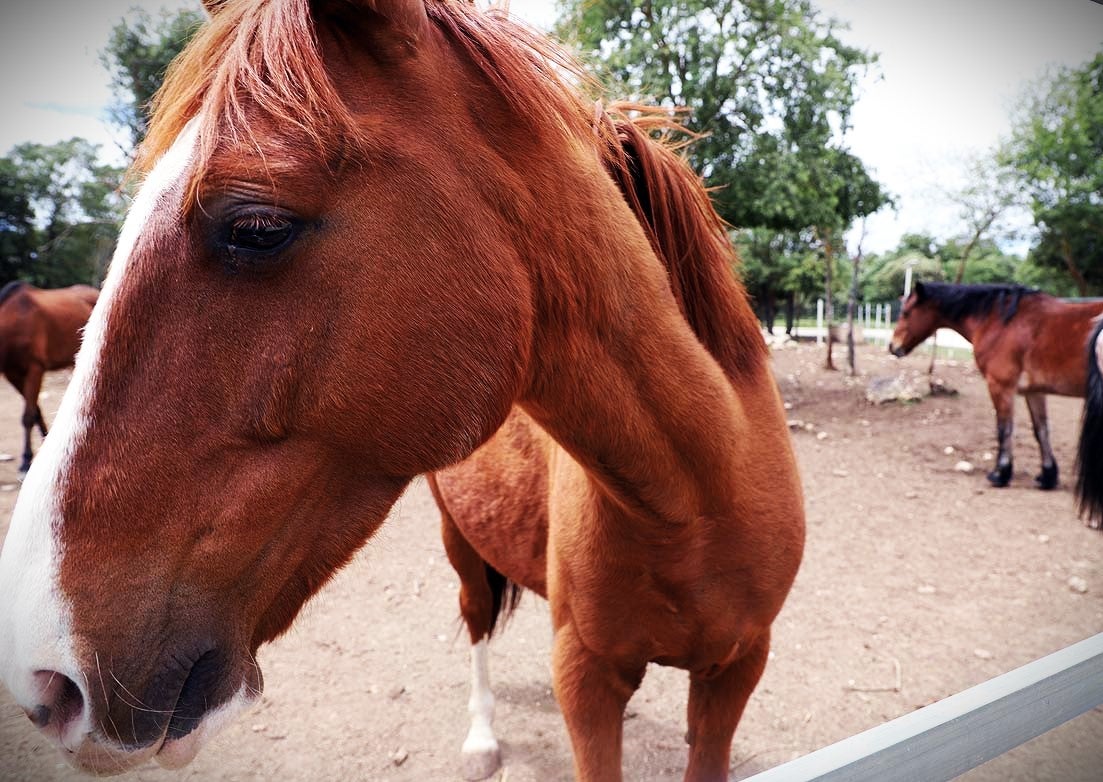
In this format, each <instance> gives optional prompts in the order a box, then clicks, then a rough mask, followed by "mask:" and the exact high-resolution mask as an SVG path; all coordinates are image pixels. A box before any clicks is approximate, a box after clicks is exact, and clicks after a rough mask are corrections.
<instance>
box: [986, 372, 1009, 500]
mask: <svg viewBox="0 0 1103 782" xmlns="http://www.w3.org/2000/svg"><path fill="white" fill-rule="evenodd" d="M988 393H989V395H990V396H991V397H992V406H993V407H995V408H996V439H997V440H998V441H999V455H998V456H997V457H996V469H994V470H992V472H990V473H988V482H989V483H991V484H992V485H993V486H997V487H1002V486H1006V485H1007V484H1008V483H1010V482H1011V473H1012V471H1013V467H1012V459H1011V435H1012V433H1013V431H1014V428H1015V384H1014V383H1010V384H1008V383H1004V382H1001V381H998V380H994V379H991V378H989V380H988Z"/></svg>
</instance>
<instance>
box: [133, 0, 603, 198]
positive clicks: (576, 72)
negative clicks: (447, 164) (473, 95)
mask: <svg viewBox="0 0 1103 782" xmlns="http://www.w3.org/2000/svg"><path fill="white" fill-rule="evenodd" d="M310 5H311V4H310V0H256V1H255V2H249V1H248V0H237V1H235V0H229V1H228V2H226V3H224V5H223V6H222V7H221V8H220V9H219V11H218V13H216V14H215V15H214V16H213V17H212V18H211V19H210V20H209V22H208V23H207V24H206V25H204V27H202V28H201V29H200V31H199V33H198V34H197V35H196V36H195V38H194V39H193V40H192V41H191V42H190V43H189V44H188V46H187V47H186V48H185V49H184V51H183V52H182V53H181V55H180V56H179V57H177V58H176V60H174V61H173V63H172V65H171V66H170V67H169V69H168V71H167V73H166V74H165V80H164V83H163V85H162V87H161V89H160V90H159V91H158V93H157V95H156V96H155V98H154V100H153V106H152V114H151V118H150V125H149V132H148V134H147V135H146V138H145V140H144V141H143V143H142V146H141V147H140V149H139V151H138V154H137V156H136V158H135V162H134V165H133V167H132V173H133V174H137V175H141V174H144V173H147V172H148V171H149V170H150V169H151V168H152V167H153V165H154V163H156V162H157V160H158V159H159V158H160V157H161V156H162V155H163V154H164V153H165V152H166V151H167V150H168V149H169V147H171V146H172V143H173V141H174V140H175V139H176V138H177V137H178V136H179V135H180V133H181V132H182V131H183V129H184V126H185V125H187V123H188V122H189V121H190V120H191V119H192V118H194V117H196V116H198V115H200V114H202V115H203V116H204V120H205V121H204V124H203V127H202V128H201V129H200V137H199V142H198V149H197V151H196V157H195V167H194V171H195V172H196V179H197V178H198V175H199V174H200V173H201V172H202V171H203V170H204V168H205V167H206V164H207V163H208V162H209V160H210V158H211V155H212V154H214V152H215V150H216V149H217V147H218V145H219V143H220V142H221V141H222V140H223V139H233V140H235V141H240V140H243V139H244V140H248V141H250V142H251V143H252V144H253V146H254V147H255V148H256V149H257V150H258V151H260V150H261V149H262V145H261V144H260V142H259V140H258V139H257V138H256V136H255V134H254V131H253V130H252V129H251V127H250V125H251V123H250V121H249V118H248V117H247V114H246V104H245V102H244V101H243V97H244V96H247V97H248V101H249V106H250V107H251V108H255V109H257V110H259V111H260V112H261V114H262V115H263V116H266V117H267V118H269V119H270V120H271V121H272V122H273V123H274V124H275V125H276V126H277V127H280V128H281V129H285V130H290V131H291V132H292V133H294V134H298V135H299V136H300V137H301V141H302V142H303V143H302V144H301V145H298V146H297V148H300V149H305V150H312V151H313V152H314V153H315V154H316V155H317V156H318V158H319V159H320V160H321V161H323V162H326V163H331V162H332V161H333V160H334V158H335V157H337V156H339V152H340V150H342V149H343V148H347V147H349V146H350V145H351V146H353V147H361V148H363V147H367V146H368V145H370V144H371V139H370V138H366V137H365V134H364V133H363V131H362V130H361V128H360V126H359V125H358V124H357V122H356V119H355V117H354V116H353V115H352V113H351V112H350V111H349V109H348V107H347V106H346V104H345V103H344V101H343V100H342V99H341V97H340V95H338V93H337V91H336V89H335V88H334V86H333V83H332V82H331V80H330V78H329V76H328V74H327V73H326V69H325V65H324V63H323V60H322V55H321V51H320V48H319V44H318V39H317V36H316V34H315V30H314V23H313V18H312V17H311V13H310ZM425 7H426V12H427V14H428V17H429V19H430V22H431V23H434V24H436V26H437V27H438V28H439V29H440V30H441V32H443V33H444V34H445V35H446V36H447V37H448V38H449V39H451V40H452V41H453V42H454V43H455V44H457V45H458V46H459V47H460V48H461V50H462V51H463V52H465V53H466V54H467V56H468V57H469V58H470V60H471V61H472V62H473V63H474V64H475V66H476V67H477V68H478V69H479V70H480V71H481V72H482V73H483V74H484V75H485V76H486V77H487V78H488V79H489V80H490V81H491V83H492V84H494V85H495V86H496V88H497V89H498V90H499V91H500V92H501V93H502V95H503V97H504V98H505V99H506V100H507V101H509V103H510V104H511V105H512V106H513V107H514V108H515V109H516V110H517V111H518V113H519V114H520V115H521V116H523V117H527V118H529V120H530V124H531V125H532V126H533V129H534V130H535V131H537V132H546V131H551V132H555V133H559V134H560V135H563V136H573V137H575V138H589V139H591V140H592V137H593V133H594V126H593V124H592V114H590V113H589V111H590V105H589V104H588V103H587V102H586V101H585V100H583V99H582V97H581V95H580V94H579V92H578V90H577V88H575V87H574V86H573V85H571V84H569V83H568V81H567V79H568V78H569V79H572V80H574V81H576V82H579V83H582V84H592V79H590V78H588V77H587V76H586V75H585V74H584V71H583V68H582V66H581V64H579V63H578V62H577V61H576V60H575V59H574V58H573V57H572V56H571V55H570V54H568V53H567V52H566V50H564V49H563V48H562V47H560V46H558V45H557V44H555V43H553V42H551V41H550V40H548V39H547V38H546V37H545V36H543V35H541V34H540V33H538V32H536V31H535V30H532V29H530V28H528V27H526V26H525V25H523V24H521V23H518V22H515V21H513V20H511V19H509V18H508V16H507V15H506V13H505V12H504V11H502V10H500V9H493V8H492V9H489V10H486V11H480V10H479V9H477V8H475V6H474V4H473V3H468V2H464V1H463V0H426V3H425ZM194 185H195V180H193V187H192V189H191V193H190V196H191V198H190V201H194V199H195V196H196V193H195V187H194Z"/></svg>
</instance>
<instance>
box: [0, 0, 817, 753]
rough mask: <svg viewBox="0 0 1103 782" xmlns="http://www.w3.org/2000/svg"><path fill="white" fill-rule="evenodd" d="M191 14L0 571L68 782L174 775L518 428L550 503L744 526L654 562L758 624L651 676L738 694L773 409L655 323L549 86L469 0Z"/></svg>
mask: <svg viewBox="0 0 1103 782" xmlns="http://www.w3.org/2000/svg"><path fill="white" fill-rule="evenodd" d="M208 5H209V7H210V8H211V9H212V10H213V18H212V20H211V22H210V23H209V24H208V26H207V27H206V28H205V29H204V30H202V31H201V32H200V33H199V35H198V36H197V38H196V39H195V40H194V41H193V43H192V44H191V45H190V46H189V48H188V49H187V51H186V52H185V53H184V54H183V55H182V58H181V59H180V60H178V61H177V62H176V63H175V64H174V66H173V67H172V69H171V72H170V73H169V75H168V77H167V79H166V83H165V86H164V89H163V91H162V92H161V94H160V96H159V98H158V100H157V105H156V110H155V112H154V117H153V120H152V124H151V129H150V134H149V136H148V138H147V141H146V143H145V145H144V147H143V150H142V155H141V159H140V162H139V166H140V167H141V168H143V169H144V170H146V171H147V175H146V179H145V181H144V183H143V185H142V188H141V190H140V193H139V195H138V196H137V198H136V200H135V202H134V204H133V206H132V208H131V210H130V213H129V215H128V217H127V219H126V222H125V224H124V227H123V230H122V233H121V235H120V238H119V243H118V249H117V252H116V255H115V257H114V259H113V261H112V264H111V269H110V273H109V275H108V278H107V281H106V283H105V285H104V290H103V293H102V295H101V299H100V302H99V304H98V305H97V308H96V310H95V312H94V313H93V316H92V318H91V320H90V322H89V325H88V329H87V334H86V338H85V343H84V346H83V347H82V350H81V353H80V355H79V357H78V361H77V368H76V371H75V374H74V378H73V381H72V384H71V387H70V390H69V391H68V393H67V394H66V396H65V398H64V400H63V402H62V406H61V409H60V411H59V413H58V419H57V422H56V424H55V428H54V431H53V433H52V434H51V436H50V438H49V439H48V440H47V442H46V444H45V446H44V448H43V451H42V453H41V454H40V455H39V458H38V459H37V460H36V462H35V464H34V465H33V467H32V469H31V471H30V473H29V475H28V477H27V482H26V484H25V485H24V488H23V491H22V492H21V494H20V496H19V500H18V504H17V507H16V509H15V513H14V517H13V521H12V526H11V530H10V532H9V536H8V538H7V540H6V541H5V544H4V549H3V553H2V555H0V592H3V593H4V594H7V595H11V596H12V599H10V600H6V601H4V603H3V605H2V606H0V674H2V678H3V680H4V682H5V684H6V685H7V686H8V687H9V689H10V690H11V691H12V693H13V695H14V696H15V698H16V700H17V701H19V702H20V703H21V704H23V706H24V708H26V709H27V712H28V715H29V716H30V718H31V719H32V720H33V721H34V722H35V723H36V724H38V725H39V726H40V727H41V728H42V729H43V730H44V731H45V732H46V733H47V734H49V735H50V736H52V737H53V738H55V739H56V740H57V741H58V742H59V743H60V744H61V745H62V746H64V747H66V748H67V749H68V751H69V753H70V757H71V758H72V759H73V760H74V761H75V762H76V763H78V764H79V765H81V766H82V767H84V768H87V769H91V770H96V771H104V772H109V771H117V770H122V769H124V768H127V767H130V766H133V765H134V764H136V763H139V762H141V761H142V760H144V759H146V758H149V757H151V756H155V757H156V759H157V760H158V761H159V762H161V763H163V764H165V765H170V766H171V765H178V764H180V763H184V762H186V761H187V760H189V759H190V758H191V757H192V756H193V755H194V753H195V752H196V751H197V749H198V747H199V746H200V744H201V743H202V742H203V740H204V738H205V737H206V736H207V735H209V734H210V733H211V732H213V731H214V730H216V729H217V728H218V726H219V725H220V724H222V723H223V722H224V721H225V720H226V719H227V718H228V717H230V716H232V715H233V714H234V713H236V712H238V711H239V710H240V709H242V708H243V707H244V706H246V705H247V704H248V703H250V702H252V701H254V700H255V699H256V698H257V695H258V693H259V691H260V687H261V680H260V673H259V670H258V668H257V666H256V663H255V661H254V654H255V652H256V650H257V648H258V647H259V645H260V644H262V643H264V642H266V641H268V640H270V639H272V638H274V637H275V636H277V635H279V634H280V633H281V632H283V631H284V630H285V629H286V628H287V627H288V626H289V625H290V623H291V622H292V620H293V618H294V617H295V615H296V613H297V612H298V610H299V609H300V607H301V606H302V605H303V603H304V601H305V600H306V599H307V598H308V597H310V596H311V595H312V594H313V593H315V592H316V591H317V590H318V589H319V588H320V587H321V586H322V585H323V584H324V583H325V582H326V581H327V580H328V579H329V578H330V577H331V576H332V574H333V573H334V572H335V571H336V570H337V569H338V568H339V567H340V566H342V565H343V564H344V563H345V562H347V561H348V560H349V558H350V557H351V556H352V554H353V552H354V551H355V550H356V549H357V548H358V547H359V546H360V545H361V544H363V542H364V541H365V540H366V539H367V538H368V536H370V535H371V533H372V532H373V531H374V530H375V529H376V527H377V526H378V525H379V524H380V523H381V522H382V521H383V519H384V517H385V515H386V513H387V511H388V510H389V508H390V506H391V505H392V504H393V502H394V501H395V499H396V498H397V497H398V496H399V494H400V493H401V492H402V491H403V489H404V487H405V486H406V485H407V483H408V482H409V481H410V480H411V478H412V477H413V476H415V475H418V474H420V473H424V472H427V471H431V470H435V469H438V468H441V467H443V466H445V465H448V464H452V463H454V462H456V461H458V460H460V459H462V458H463V457H465V456H466V455H468V454H469V453H470V452H471V451H472V450H473V449H474V448H475V447H476V446H478V445H479V444H480V443H482V442H484V441H485V440H486V439H487V438H488V437H489V436H490V435H491V434H492V433H493V432H494V431H495V430H497V429H498V428H499V426H500V425H501V423H502V422H503V420H505V418H506V416H507V414H508V413H509V411H510V409H511V407H512V406H513V405H514V404H515V403H516V404H518V405H522V406H523V407H524V408H525V410H526V411H527V412H528V413H529V414H530V415H532V417H533V418H534V420H536V421H537V422H538V423H539V424H540V426H541V427H543V428H544V429H545V430H547V431H548V432H549V434H551V435H552V436H553V437H554V438H555V440H556V441H557V442H558V443H559V444H560V445H561V446H562V447H563V448H564V449H566V451H567V452H568V453H569V454H570V455H571V458H566V457H564V458H563V459H560V460H559V464H560V466H561V468H562V469H561V475H565V474H568V473H569V474H571V475H573V476H575V477H576V478H577V477H579V476H580V475H582V474H580V473H579V472H578V470H579V469H584V470H585V471H586V472H585V475H582V483H577V484H576V483H572V484H571V486H570V490H569V491H565V492H560V494H559V495H558V497H557V503H556V507H557V508H558V509H559V510H560V511H561V512H568V511H569V512H570V513H572V514H573V518H576V519H581V520H584V521H588V522H589V523H591V524H599V522H600V520H601V519H603V518H605V516H603V515H602V514H603V513H610V512H620V511H621V510H623V509H631V510H632V511H633V512H634V513H637V514H642V515H643V516H644V517H645V518H646V519H648V520H649V522H650V523H651V524H652V529H653V531H655V532H656V534H658V533H660V532H661V533H662V534H664V535H668V536H669V535H670V534H671V533H670V530H673V529H688V528H691V527H692V528H693V529H697V528H699V527H702V526H703V528H704V529H706V530H710V531H713V532H714V533H715V534H718V535H720V536H721V538H722V539H723V540H724V541H730V540H731V539H732V533H731V532H730V526H731V523H732V518H733V514H734V515H736V516H738V518H739V519H740V520H741V521H740V523H741V524H742V525H744V526H747V525H749V526H747V529H746V530H745V531H746V533H747V535H746V537H745V538H744V539H741V540H744V541H745V542H747V543H748V544H749V543H750V542H751V541H757V542H759V543H761V545H760V546H755V547H753V548H747V549H740V550H746V551H754V552H755V557H754V562H753V565H754V566H753V567H751V566H750V564H749V565H748V567H746V568H742V567H741V568H737V569H734V570H732V569H725V568H723V567H721V565H720V563H718V562H717V561H714V559H713V557H714V555H715V552H716V551H718V547H717V546H715V545H712V544H711V543H710V539H705V538H701V539H693V540H691V541H690V542H689V543H690V544H691V545H689V544H687V545H689V548H688V549H687V556H689V557H691V559H692V560H693V561H695V562H698V563H704V564H706V565H708V567H709V568H710V570H709V573H708V575H709V576H710V578H709V582H708V583H710V584H714V585H719V586H720V587H723V588H724V591H723V594H722V595H716V596H713V597H710V598H709V599H708V600H704V601H703V602H704V603H706V605H707V606H709V607H711V608H713V609H715V610H720V609H723V608H725V607H726V606H729V605H730V601H731V600H732V599H733V595H734V594H741V593H743V592H746V593H747V594H748V595H753V596H755V597H756V598H757V602H756V603H755V605H754V608H753V610H747V611H745V612H742V613H740V614H738V615H735V614H731V615H729V614H727V613H725V614H724V615H723V617H722V619H723V621H718V622H713V623H711V624H709V625H708V627H707V628H706V630H707V633H705V635H707V636H708V639H709V643H708V644H706V645H705V646H703V647H702V648H700V649H693V650H688V649H687V650H685V652H684V655H685V656H684V657H679V658H677V659H679V660H684V661H685V662H686V664H687V666H688V665H692V666H694V667H696V668H699V669H700V670H701V671H702V672H712V673H713V674H716V673H718V672H722V671H723V670H725V668H724V665H727V664H728V663H730V662H731V661H734V660H737V659H739V658H740V657H741V656H742V655H746V654H752V653H753V657H754V659H753V661H752V662H753V663H754V669H755V670H756V671H757V672H758V673H760V672H761V666H762V665H764V664H765V652H766V648H767V645H768V638H769V633H768V626H769V623H770V621H772V619H773V617H774V616H775V615H776V612H777V610H779V608H780V605H781V600H782V599H783V598H784V595H785V593H786V592H787V591H788V588H789V585H790V584H791V582H792V578H793V575H794V573H795V569H796V565H797V562H799V559H800V551H801V543H802V540H803V516H802V511H801V500H800V489H799V483H798V481H797V478H796V472H795V468H794V465H793V463H792V455H791V451H790V450H789V448H790V446H789V442H788V435H787V431H786V428H785V423H784V417H783V415H782V413H781V408H780V401H779V398H778V395H777V390H776V388H775V387H774V385H773V384H772V381H769V379H768V378H769V372H768V371H766V370H763V372H761V373H760V374H758V375H756V376H755V378H756V380H755V384H754V385H753V387H752V386H751V384H750V383H748V384H747V393H746V394H745V395H740V396H737V393H736V390H735V389H734V388H733V387H732V385H731V383H729V382H728V379H727V378H726V376H725V374H724V371H723V369H721V367H720V366H719V365H718V364H717V362H716V361H715V360H714V359H713V358H712V357H710V356H709V354H708V352H707V351H706V350H705V348H704V347H703V346H702V345H701V343H700V341H699V340H698V339H697V337H696V336H695V335H694V333H693V332H692V330H691V329H690V328H689V326H688V325H687V323H686V321H685V319H684V318H683V316H682V314H681V312H680V310H679V307H678V303H677V301H676V300H675V298H674V295H673V294H672V292H671V286H670V282H669V281H668V279H667V276H666V272H665V270H664V268H663V266H662V264H661V263H660V262H659V261H658V259H657V258H656V257H655V254H654V252H653V251H652V248H651V245H650V243H649V241H648V237H647V236H646V234H645V233H644V231H643V229H642V228H641V226H640V224H639V223H638V221H637V220H636V218H635V216H634V215H633V213H632V211H631V209H630V208H629V207H628V205H627V204H626V202H625V200H624V198H623V197H622V195H621V193H620V192H619V191H618V189H617V186H616V184H615V183H614V182H613V181H612V179H611V178H610V177H609V175H608V174H607V172H606V171H605V168H604V156H605V148H606V144H607V137H608V135H609V133H610V131H609V130H608V129H606V128H604V127H603V126H602V125H600V124H599V125H598V127H596V128H595V127H594V124H593V122H592V119H593V107H592V105H591V104H589V103H587V102H586V101H583V100H582V99H581V98H580V97H579V95H578V94H577V92H576V91H575V90H574V88H572V87H569V86H567V85H566V84H565V82H564V81H563V78H562V77H561V76H560V75H559V74H560V73H561V70H560V68H561V66H563V65H566V64H567V62H566V60H565V59H564V58H563V57H562V56H561V55H559V54H558V53H557V52H556V51H555V50H553V49H552V48H550V47H549V45H548V44H546V43H545V42H543V41H542V40H541V39H538V38H536V37H534V36H533V35H532V34H531V33H528V32H526V31H525V30H524V29H523V28H521V27H519V26H516V25H513V24H510V23H507V22H505V21H503V20H502V19H501V18H499V17H497V16H493V15H486V14H484V13H481V12H478V11H476V10H475V9H474V8H473V7H472V6H471V5H470V4H468V3H466V2H448V1H447V0H428V1H427V2H424V3H423V2H422V1H421V0H361V1H359V2H355V1H351V0H268V1H267V2H265V1H264V0H227V1H226V2H220V3H219V2H210V3H209V4H208ZM729 273H730V272H729ZM748 317H749V318H751V322H752V323H753V316H751V315H750V314H749V310H748ZM614 421H615V422H616V423H615V425H614V424H613V423H611V422H614ZM750 422H753V426H752V425H751V423H750ZM766 440H768V442H767V441H766ZM763 454H764V456H763ZM572 465H573V466H572ZM564 471H566V472H564ZM746 487H750V488H749V489H748V490H744V489H745V488H746ZM767 495H768V498H769V499H770V502H769V503H766V499H767ZM760 508H761V509H762V511H763V512H762V513H759V512H758V510H759V509H760ZM610 509H611V510H610ZM671 525H673V526H671ZM639 531H640V530H639V527H638V526H637V528H636V532H637V533H638V532H639ZM741 531H743V530H742V528H741ZM741 545H743V544H742V543H741ZM652 548H654V547H652ZM727 578H736V579H737V581H736V583H735V584H734V587H735V589H736V590H737V592H733V591H732V589H729V588H728V586H729V585H728V584H727V582H726V581H725V580H724V579H727ZM580 592H581V593H583V594H591V592H590V591H589V590H585V589H580ZM688 594H690V595H691V596H692V595H694V594H696V593H695V592H693V591H692V590H691V591H690V592H689V593H688ZM594 600H595V601H597V602H604V603H608V597H607V596H606V595H605V594H604V593H601V594H595V596H594ZM554 608H555V607H554V606H553V610H554ZM654 610H660V611H664V612H665V611H666V609H664V608H662V607H661V606H659V607H657V608H655V609H654ZM664 615H669V612H666V613H664ZM557 616H560V615H558V614H557ZM560 618H562V617H560ZM572 627H573V626H572ZM591 629H598V630H600V625H593V626H590V625H587V626H585V627H584V628H583V629H582V630H579V631H578V632H574V631H573V630H572V631H571V632H566V631H564V632H562V633H558V634H557V637H560V638H565V639H567V641H566V643H570V644H573V646H571V647H570V648H571V649H573V650H575V651H584V650H585V649H586V648H591V647H587V645H586V642H588V641H589V638H588V637H586V636H585V634H584V632H589V631H590V630H591ZM579 632H582V633H583V635H582V636H579V635H578V633H579ZM683 632H684V633H686V634H689V635H692V633H690V632H689V630H688V629H683ZM584 639H585V641H584ZM600 640H601V642H602V643H605V642H606V640H609V641H610V642H612V643H613V644H614V647H615V645H616V644H617V643H621V641H622V640H623V639H620V640H617V639H605V638H602V639H600ZM672 648H675V649H676V650H677V653H678V654H683V652H682V651H681V647H672ZM613 651H616V652H623V651H625V649H618V648H614V649H613ZM627 651H630V652H632V653H637V652H638V651H639V650H638V649H634V648H629V649H627ZM655 654H656V655H659V654H663V652H661V651H659V652H655ZM673 654H674V653H673V652H671V655H673ZM672 659H673V658H672ZM713 663H715V665H714V664H713ZM717 666H719V667H717ZM579 670H581V669H579ZM756 680H757V673H756V675H755V676H754V677H753V679H752V678H750V677H749V676H748V677H747V680H745V681H742V682H739V683H738V684H740V686H742V688H743V689H745V690H749V687H748V684H749V686H750V687H753V683H754V681H756ZM711 702H712V700H710V697H709V696H707V695H705V694H700V695H699V696H697V697H696V698H695V699H694V700H693V703H695V704H697V706H696V707H694V708H696V710H697V711H703V712H705V713H708V711H709V709H710V705H709V704H710V703H711ZM692 706H693V704H692V703H691V707H692ZM606 716H608V715H606ZM733 716H734V718H738V710H735V711H734V712H733V711H732V710H730V709H729V710H727V711H725V712H724V714H722V715H720V717H719V719H720V720H721V722H724V723H725V725H726V724H727V723H731V725H730V726H729V727H731V728H732V729H734V723H733V722H731V720H732V718H733ZM615 717H616V719H615V720H606V723H605V730H606V732H609V731H619V725H620V715H619V714H616V715H615ZM726 729H727V728H726V727H725V728H724V730H726ZM713 732H714V728H713V727H712V726H711V724H706V725H704V726H703V727H702V728H701V730H700V731H699V735H701V736H702V741H703V742H705V741H713V739H712V734H713ZM720 732H723V730H721V731H720ZM616 735H618V736H619V733H617V734H616ZM727 743H729V744H730V733H729V741H728V742H727ZM618 751H619V750H618ZM726 752H727V745H726V744H725V746H724V747H723V753H722V754H723V759H725V760H724V762H726V757H727V755H726ZM720 758H721V753H719V752H718V753H716V755H715V758H714V761H716V759H720ZM717 762H718V761H717ZM607 768H611V766H608V767H607ZM607 773H612V772H611V771H610V772H607Z"/></svg>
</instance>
